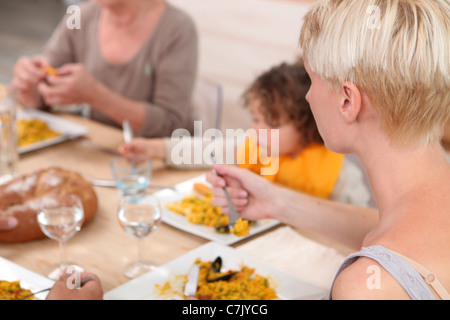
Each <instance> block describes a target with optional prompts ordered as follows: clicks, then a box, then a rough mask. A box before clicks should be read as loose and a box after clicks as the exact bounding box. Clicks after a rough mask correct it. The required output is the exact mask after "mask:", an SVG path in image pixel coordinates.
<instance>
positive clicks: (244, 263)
mask: <svg viewBox="0 0 450 320" xmlns="http://www.w3.org/2000/svg"><path fill="white" fill-rule="evenodd" d="M217 257H221V259H222V261H223V264H222V271H223V272H224V273H227V272H232V271H238V273H237V275H236V276H234V277H232V278H231V279H230V280H229V281H219V282H212V283H206V282H205V281H204V278H205V274H204V272H205V268H207V266H208V263H211V261H214V260H215V259H216V258H217ZM194 263H199V264H202V263H203V269H202V267H200V277H199V282H198V290H197V293H198V294H199V295H201V296H203V298H204V297H205V296H207V297H208V299H214V300H296V299H302V298H307V297H311V296H314V297H324V296H325V295H326V293H325V292H324V291H323V290H322V289H320V288H318V287H316V286H314V285H312V284H309V283H306V282H304V281H302V280H300V279H298V278H295V277H293V276H291V275H289V274H287V273H285V272H283V271H281V270H279V269H276V268H273V267H271V266H270V265H267V264H265V263H263V262H261V261H259V260H257V259H255V258H253V257H251V256H249V255H246V254H244V253H242V252H240V251H239V250H237V249H235V248H232V247H229V246H226V245H222V244H219V243H215V242H209V243H207V244H205V245H203V246H201V247H199V248H197V249H194V250H192V251H190V252H188V253H187V254H185V255H183V256H181V257H179V258H177V259H175V260H173V261H171V262H169V263H167V264H165V265H163V266H161V267H158V268H156V269H155V270H153V271H151V272H149V273H147V274H144V275H143V276H141V277H139V278H136V279H133V280H131V281H130V282H127V283H125V284H124V285H122V286H119V287H117V288H115V289H113V290H111V291H109V292H107V293H105V296H104V297H105V299H111V300H173V299H175V300H182V299H185V298H186V297H185V296H184V295H183V292H184V285H185V284H186V281H187V274H188V273H189V270H190V268H191V267H192V265H193V264H194ZM202 270H203V271H202ZM202 272H203V273H202ZM201 296H199V297H200V298H202V297H201Z"/></svg>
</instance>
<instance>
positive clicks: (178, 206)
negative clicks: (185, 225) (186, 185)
mask: <svg viewBox="0 0 450 320" xmlns="http://www.w3.org/2000/svg"><path fill="white" fill-rule="evenodd" d="M193 189H194V193H193V194H192V195H189V196H187V197H184V198H183V199H182V200H181V201H175V202H172V203H169V204H166V208H167V209H169V210H171V211H173V212H175V213H177V214H180V215H183V216H185V217H186V219H187V221H189V222H191V223H194V224H203V225H206V226H208V227H214V228H215V229H216V230H217V232H220V233H230V230H229V228H228V215H226V214H223V213H222V211H221V209H220V208H219V207H215V206H213V205H212V204H211V199H212V193H211V189H210V188H209V187H208V186H207V185H204V184H201V183H195V184H194V186H193ZM240 220H241V221H239V224H238V223H237V224H236V226H235V228H234V230H232V231H231V232H232V233H233V234H235V235H237V236H240V237H242V236H246V235H247V234H248V232H249V231H250V224H251V223H249V221H246V220H242V219H240Z"/></svg>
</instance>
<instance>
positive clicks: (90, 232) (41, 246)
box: [0, 115, 208, 292]
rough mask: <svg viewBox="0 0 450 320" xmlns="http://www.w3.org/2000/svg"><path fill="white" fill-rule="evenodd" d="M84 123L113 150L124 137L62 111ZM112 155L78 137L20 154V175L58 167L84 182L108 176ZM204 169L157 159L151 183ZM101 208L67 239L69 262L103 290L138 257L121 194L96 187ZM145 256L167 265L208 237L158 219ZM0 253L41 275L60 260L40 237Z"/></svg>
mask: <svg viewBox="0 0 450 320" xmlns="http://www.w3.org/2000/svg"><path fill="white" fill-rule="evenodd" d="M63 117H64V118H66V119H68V120H70V121H73V122H74V123H77V124H80V125H83V126H85V127H86V128H87V130H88V133H87V135H86V136H85V137H86V138H88V139H89V140H91V141H92V142H93V143H95V144H98V145H101V146H105V147H109V148H117V147H118V146H119V145H120V144H121V143H122V141H123V139H122V134H121V130H118V129H116V128H112V127H109V126H105V125H103V124H100V123H97V122H94V121H91V120H87V119H83V118H80V117H77V116H73V115H63ZM113 157H114V156H113V155H110V154H107V153H104V152H101V151H98V150H93V149H91V148H89V147H87V146H85V145H83V144H82V143H81V142H80V141H79V140H74V141H66V142H63V143H61V144H58V145H54V146H51V147H47V148H45V149H40V150H37V151H33V152H30V153H27V154H23V155H21V156H20V161H19V166H18V170H19V174H26V173H31V172H34V171H36V170H39V169H42V168H46V167H51V166H59V167H62V168H66V169H70V170H75V171H78V172H80V173H81V174H82V175H83V176H84V177H85V178H86V179H87V180H89V179H93V178H99V179H112V176H111V172H110V169H109V161H110V160H111V159H112V158H113ZM204 172H205V171H196V170H193V171H181V170H169V169H167V168H165V167H164V165H163V164H162V163H155V165H154V171H153V178H152V182H153V183H154V184H164V185H175V184H177V183H180V182H182V181H184V180H187V179H190V178H193V177H195V176H198V175H200V174H202V173H204ZM95 191H96V192H97V195H98V199H99V208H98V212H97V214H96V216H95V217H94V219H93V220H92V221H91V222H90V223H89V224H88V225H86V226H85V227H83V228H82V230H81V231H80V232H79V233H78V234H76V235H75V236H74V237H73V238H72V239H70V240H69V241H68V242H67V243H66V250H67V256H68V258H69V260H74V261H80V262H81V263H82V264H83V266H84V267H85V269H86V270H87V271H90V272H93V273H95V274H97V275H98V276H99V278H100V279H101V282H102V286H103V290H104V291H105V292H107V291H109V290H111V289H113V288H115V287H117V286H119V285H121V284H123V283H125V282H127V281H129V279H128V278H126V277H125V276H124V275H123V268H124V266H125V264H126V263H128V262H132V261H133V260H135V259H136V258H137V239H135V238H132V237H131V236H129V235H127V234H126V233H125V231H124V230H123V229H121V227H120V226H119V223H118V220H117V217H116V206H117V203H118V200H119V194H118V192H117V190H116V189H115V188H101V187H95ZM144 241H145V248H146V250H145V251H146V256H147V258H149V259H151V260H153V261H154V262H155V264H156V265H162V264H165V263H167V262H169V261H171V260H173V259H175V258H177V257H179V256H181V255H183V254H185V253H186V252H188V251H190V250H192V249H194V248H196V247H198V246H200V245H202V244H205V243H206V242H208V241H207V240H206V239H203V238H200V237H197V236H195V235H192V234H189V233H186V232H184V231H181V230H178V229H175V228H173V227H171V226H169V225H166V224H164V223H161V225H160V227H159V229H158V230H157V231H156V232H154V233H153V234H150V235H149V236H148V237H147V238H146V239H145V240H144ZM0 256H2V257H4V258H6V259H8V260H10V261H12V262H14V263H17V264H19V265H21V266H23V267H25V268H27V269H29V270H32V271H34V272H36V273H39V274H42V275H44V274H46V271H47V269H48V267H49V266H50V265H51V264H54V263H57V262H59V247H58V243H57V242H56V241H54V240H50V239H47V238H44V239H42V240H37V241H31V242H26V243H20V244H0Z"/></svg>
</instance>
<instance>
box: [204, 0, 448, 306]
mask: <svg viewBox="0 0 450 320" xmlns="http://www.w3.org/2000/svg"><path fill="white" fill-rule="evenodd" d="M449 39H450V8H449V4H448V1H445V0H417V1H407V0H371V1H367V0H355V1H338V0H323V1H319V2H318V3H317V4H316V5H315V6H314V7H313V9H312V11H311V12H310V13H309V14H308V15H307V17H306V20H305V24H304V26H303V30H302V34H301V40H300V45H301V47H302V49H303V51H304V58H305V65H306V69H307V71H308V73H309V74H310V77H311V81H312V84H311V88H310V91H309V93H308V95H307V100H308V101H309V103H310V105H311V109H312V111H313V114H314V117H315V119H316V121H317V124H318V128H319V131H320V132H321V135H322V137H323V139H324V141H325V142H326V145H327V147H328V148H330V149H331V150H333V151H335V152H339V153H355V154H356V155H357V156H358V157H359V158H360V160H361V163H362V164H363V165H364V167H365V169H366V171H367V173H368V176H369V178H370V181H371V185H372V189H373V191H374V195H375V198H376V200H377V204H378V208H379V210H378V212H377V211H375V210H370V209H364V208H358V207H352V206H348V205H342V204H337V203H331V202H327V201H322V200H319V199H314V198H311V197H308V196H306V195H303V194H299V193H295V192H292V191H289V190H286V189H281V188H279V187H274V186H273V185H271V184H268V183H266V182H265V181H264V180H263V179H260V178H259V177H257V176H255V175H251V174H249V173H248V172H246V171H242V170H240V169H238V168H234V167H226V166H216V167H215V169H216V171H217V172H218V173H219V174H220V175H222V176H223V177H224V178H219V177H217V176H216V175H214V174H213V173H210V174H209V176H208V180H209V181H210V182H211V183H212V184H213V185H214V186H215V188H214V194H215V199H214V200H213V204H215V205H219V206H223V207H224V210H227V208H226V201H225V198H224V195H223V191H222V190H221V188H219V187H222V186H225V185H228V187H229V193H230V195H232V197H233V202H234V204H235V206H236V207H237V208H238V209H239V211H240V212H241V216H242V217H243V218H247V219H251V220H255V219H260V218H273V219H278V220H280V221H282V222H285V223H288V224H291V225H294V226H296V227H299V228H303V229H307V230H309V231H313V232H318V233H322V234H325V235H328V236H329V237H331V238H332V239H334V240H335V241H340V242H342V243H344V244H347V245H349V246H351V247H353V248H355V250H359V251H358V252H357V253H355V254H353V255H351V256H350V257H348V259H346V261H345V262H344V264H343V265H342V267H341V269H340V270H339V272H338V275H337V277H336V279H335V282H334V285H333V287H332V289H331V294H332V295H331V297H332V298H334V299H439V298H440V299H450V295H449V293H448V290H449V289H450V269H449V268H448V262H449V261H450V166H449V165H448V163H447V161H446V159H445V156H444V152H443V149H442V147H441V144H440V138H441V135H442V129H443V126H444V124H445V122H446V119H447V118H448V116H449V114H450V70H449V69H450V66H449V61H450V59H449Z"/></svg>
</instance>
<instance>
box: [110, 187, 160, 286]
mask: <svg viewBox="0 0 450 320" xmlns="http://www.w3.org/2000/svg"><path fill="white" fill-rule="evenodd" d="M117 217H118V219H119V223H120V225H121V227H122V228H123V229H124V230H125V232H126V233H127V234H129V235H131V236H133V237H136V238H137V239H138V259H137V261H135V262H133V263H130V264H128V265H127V266H126V267H125V272H124V274H125V276H126V277H128V278H130V279H133V278H136V277H138V276H140V275H142V274H144V273H146V272H148V271H151V270H153V269H154V268H155V266H154V265H153V264H152V263H151V262H150V261H146V260H144V259H143V245H144V244H143V239H144V238H145V237H146V236H148V235H149V234H150V233H152V232H154V231H155V230H156V229H157V228H158V225H159V223H160V222H161V218H162V209H161V204H160V201H159V200H158V198H156V197H155V196H152V195H146V196H142V197H140V198H137V197H136V196H135V195H132V196H124V197H122V198H121V199H120V202H119V208H118V214H117Z"/></svg>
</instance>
